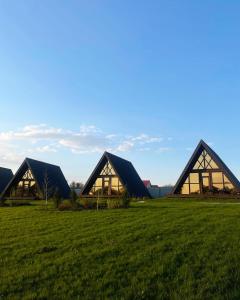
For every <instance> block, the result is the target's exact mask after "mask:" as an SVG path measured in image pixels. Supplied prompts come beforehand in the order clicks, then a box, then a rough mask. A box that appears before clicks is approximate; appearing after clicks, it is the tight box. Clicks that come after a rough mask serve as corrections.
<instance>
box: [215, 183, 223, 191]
mask: <svg viewBox="0 0 240 300" xmlns="http://www.w3.org/2000/svg"><path fill="white" fill-rule="evenodd" d="M213 189H217V190H219V191H221V190H223V184H221V183H213Z"/></svg>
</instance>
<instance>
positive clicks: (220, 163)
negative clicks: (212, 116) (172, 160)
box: [173, 140, 240, 194]
mask: <svg viewBox="0 0 240 300" xmlns="http://www.w3.org/2000/svg"><path fill="white" fill-rule="evenodd" d="M203 150H206V151H207V153H208V154H209V155H210V156H211V157H212V159H213V160H214V161H215V163H216V164H217V165H218V166H219V168H220V169H221V170H222V171H223V172H224V173H225V175H226V176H227V177H228V178H229V180H230V181H231V182H232V184H233V185H234V186H235V188H236V189H237V190H240V182H239V180H238V179H237V178H236V176H235V175H234V174H233V173H232V171H231V170H230V169H229V168H228V167H227V166H226V164H225V163H224V162H223V161H222V159H221V158H220V157H219V156H218V155H217V153H216V152H215V151H214V150H213V149H212V148H210V147H209V146H208V145H207V144H206V143H205V142H204V141H203V140H201V141H200V142H199V144H198V146H197V148H196V149H195V151H194V153H193V155H192V156H191V158H190V160H189V162H188V163H187V165H186V167H185V169H184V170H183V172H182V174H181V176H180V178H179V179H178V181H177V183H176V185H175V186H174V188H173V194H176V193H178V192H179V188H180V187H181V186H182V185H183V183H184V182H185V180H186V179H187V177H188V175H189V173H190V172H191V170H192V169H193V167H194V165H195V163H196V162H197V160H198V158H199V156H200V155H201V153H202V151H203Z"/></svg>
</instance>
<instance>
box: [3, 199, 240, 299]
mask: <svg viewBox="0 0 240 300" xmlns="http://www.w3.org/2000/svg"><path fill="white" fill-rule="evenodd" d="M235 202H236V201H230V200H229V201H228V200H224V201H223V200H219V201H211V200H208V201H207V200H186V199H181V200H177V199H168V200H167V199H164V200H151V201H146V202H145V203H133V204H131V208H129V209H115V210H100V211H76V212H70V211H66V212H58V211H54V210H53V209H48V210H46V209H45V208H44V207H43V204H41V203H38V204H36V205H33V206H23V207H1V208H0V228H1V229H0V263H1V265H0V299H1V300H2V299H11V300H12V299H91V300H95V299H240V204H239V203H235Z"/></svg>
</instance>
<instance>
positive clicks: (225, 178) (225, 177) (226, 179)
mask: <svg viewBox="0 0 240 300" xmlns="http://www.w3.org/2000/svg"><path fill="white" fill-rule="evenodd" d="M223 178H224V182H225V183H231V182H230V180H229V179H228V178H227V176H226V175H223Z"/></svg>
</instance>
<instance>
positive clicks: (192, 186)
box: [190, 184, 200, 194]
mask: <svg viewBox="0 0 240 300" xmlns="http://www.w3.org/2000/svg"><path fill="white" fill-rule="evenodd" d="M190 193H191V194H199V193H200V186H199V184H190Z"/></svg>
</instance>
